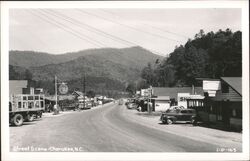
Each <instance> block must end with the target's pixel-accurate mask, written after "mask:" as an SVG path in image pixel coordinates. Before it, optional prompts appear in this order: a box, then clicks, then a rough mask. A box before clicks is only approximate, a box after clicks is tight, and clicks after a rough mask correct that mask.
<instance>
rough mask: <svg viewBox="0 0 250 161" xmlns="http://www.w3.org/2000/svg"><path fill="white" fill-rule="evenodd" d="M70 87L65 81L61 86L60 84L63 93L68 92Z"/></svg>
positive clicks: (60, 90)
mask: <svg viewBox="0 0 250 161" xmlns="http://www.w3.org/2000/svg"><path fill="white" fill-rule="evenodd" d="M68 90H69V88H68V86H67V85H66V84H65V83H62V84H61V85H60V86H59V92H60V93H61V94H66V93H67V92H68Z"/></svg>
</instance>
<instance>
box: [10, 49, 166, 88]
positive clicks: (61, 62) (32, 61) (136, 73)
mask: <svg viewBox="0 0 250 161" xmlns="http://www.w3.org/2000/svg"><path fill="white" fill-rule="evenodd" d="M163 58H164V57H162V56H159V55H155V54H153V53H151V52H150V51H148V50H146V49H144V48H141V47H131V48H123V49H115V48H103V49H90V50H83V51H79V52H72V53H65V54H60V55H52V54H48V53H41V52H32V51H10V54H9V60H10V68H11V70H10V72H13V73H15V72H16V73H20V72H22V74H19V75H24V74H26V75H29V72H30V73H32V76H33V80H36V81H40V83H41V84H44V82H49V83H51V82H53V80H54V76H55V75H57V77H58V78H59V79H61V80H64V81H68V82H71V83H72V86H74V87H77V86H81V85H80V84H81V82H80V81H79V80H81V79H82V77H83V74H85V76H86V77H87V78H88V80H91V82H92V83H90V84H89V85H90V86H92V87H93V88H94V87H98V86H99V85H100V84H102V83H103V82H104V85H101V86H102V88H109V89H113V90H115V89H117V90H121V89H124V87H122V86H125V84H126V83H128V82H133V81H136V80H139V79H140V74H141V70H142V69H143V68H144V67H145V66H146V65H147V64H148V63H149V62H150V63H155V61H156V60H157V59H160V60H161V59H163ZM27 69H28V71H29V72H28V71H27ZM18 71H19V72H18ZM10 75H11V76H13V75H15V74H10ZM19 78H20V76H19ZM75 82H77V83H75ZM93 82H95V83H93ZM73 84H74V85H73ZM112 84H113V85H114V86H115V89H114V88H113V87H112Z"/></svg>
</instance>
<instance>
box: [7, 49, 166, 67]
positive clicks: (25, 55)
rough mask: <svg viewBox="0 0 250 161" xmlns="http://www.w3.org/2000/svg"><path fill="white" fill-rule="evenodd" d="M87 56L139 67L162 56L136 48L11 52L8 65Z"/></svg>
mask: <svg viewBox="0 0 250 161" xmlns="http://www.w3.org/2000/svg"><path fill="white" fill-rule="evenodd" d="M87 55H95V56H100V57H105V58H107V57H108V58H109V59H110V60H111V61H115V62H119V61H121V59H122V60H125V59H127V60H133V62H137V63H138V65H139V66H141V65H143V66H144V65H145V62H151V61H152V60H155V59H162V56H159V55H155V54H153V53H151V52H150V51H148V50H146V49H144V48H142V47H139V46H136V47H131V48H122V49H116V48H101V49H88V50H82V51H78V52H70V53H65V54H59V55H54V54H49V53H45V52H35V51H18V50H12V51H10V52H9V63H10V65H13V66H20V67H25V68H28V67H39V66H44V65H49V64H59V63H64V62H67V61H71V60H74V59H77V58H79V57H82V56H87ZM118 55H119V56H118Z"/></svg>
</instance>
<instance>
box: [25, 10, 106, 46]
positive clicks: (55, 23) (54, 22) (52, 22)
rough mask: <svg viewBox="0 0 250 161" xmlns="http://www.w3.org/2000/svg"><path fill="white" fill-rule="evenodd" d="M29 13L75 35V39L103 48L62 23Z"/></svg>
mask: <svg viewBox="0 0 250 161" xmlns="http://www.w3.org/2000/svg"><path fill="white" fill-rule="evenodd" d="M27 11H28V12H30V13H31V14H32V15H34V16H35V17H38V18H40V19H41V20H43V21H45V22H47V23H49V24H50V25H54V26H56V27H58V28H60V29H62V30H63V31H65V32H67V33H70V34H71V35H73V36H75V37H77V38H79V39H81V40H84V41H87V42H88V43H90V44H92V45H94V46H98V47H102V46H103V45H102V44H99V43H95V42H92V41H91V40H89V39H86V38H84V37H82V36H81V35H78V34H76V33H75V32H73V31H74V30H73V29H72V28H70V27H68V28H69V29H70V30H69V29H65V25H63V24H62V23H59V22H58V21H55V20H54V19H53V20H52V21H51V18H48V16H47V15H45V16H46V18H45V17H42V16H40V15H39V14H37V13H35V12H32V11H31V10H27ZM43 15H44V14H43ZM62 26H63V27H62Z"/></svg>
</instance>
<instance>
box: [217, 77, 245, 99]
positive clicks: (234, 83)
mask: <svg viewBox="0 0 250 161" xmlns="http://www.w3.org/2000/svg"><path fill="white" fill-rule="evenodd" d="M221 79H222V80H223V81H224V82H225V83H227V84H228V85H229V86H230V87H232V88H233V90H235V91H236V92H237V93H239V94H240V95H241V96H242V77H221Z"/></svg>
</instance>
